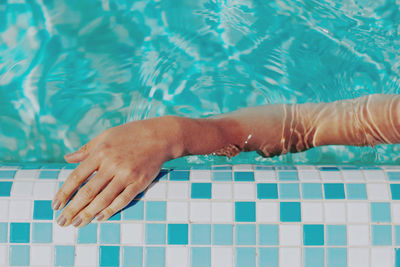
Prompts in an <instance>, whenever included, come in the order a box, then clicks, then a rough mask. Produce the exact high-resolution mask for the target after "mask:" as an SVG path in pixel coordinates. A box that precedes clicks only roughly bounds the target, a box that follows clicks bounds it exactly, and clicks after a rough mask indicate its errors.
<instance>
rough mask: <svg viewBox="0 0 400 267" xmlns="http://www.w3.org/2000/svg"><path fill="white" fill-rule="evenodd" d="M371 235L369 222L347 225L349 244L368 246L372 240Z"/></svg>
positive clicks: (352, 245)
mask: <svg viewBox="0 0 400 267" xmlns="http://www.w3.org/2000/svg"><path fill="white" fill-rule="evenodd" d="M369 236H370V234H369V227H368V225H367V224H366V225H359V224H356V225H352V224H350V225H347V238H348V239H347V240H348V245H349V246H351V247H354V246H368V245H369V241H370V240H369Z"/></svg>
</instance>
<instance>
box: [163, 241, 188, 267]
mask: <svg viewBox="0 0 400 267" xmlns="http://www.w3.org/2000/svg"><path fill="white" fill-rule="evenodd" d="M166 249H167V250H166V260H167V264H166V267H187V266H188V264H189V249H188V248H187V247H184V246H167V247H166Z"/></svg>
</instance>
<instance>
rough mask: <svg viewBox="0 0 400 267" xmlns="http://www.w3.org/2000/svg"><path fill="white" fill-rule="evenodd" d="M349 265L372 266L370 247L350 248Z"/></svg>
mask: <svg viewBox="0 0 400 267" xmlns="http://www.w3.org/2000/svg"><path fill="white" fill-rule="evenodd" d="M348 253H349V265H348V266H349V267H359V266H370V265H369V262H370V259H369V248H349V249H348Z"/></svg>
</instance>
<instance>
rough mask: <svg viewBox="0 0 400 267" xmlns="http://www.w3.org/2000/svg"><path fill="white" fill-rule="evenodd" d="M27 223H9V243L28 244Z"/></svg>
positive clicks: (28, 232)
mask: <svg viewBox="0 0 400 267" xmlns="http://www.w3.org/2000/svg"><path fill="white" fill-rule="evenodd" d="M29 235H30V224H29V223H10V243H29V240H30V236H29Z"/></svg>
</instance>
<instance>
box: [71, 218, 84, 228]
mask: <svg viewBox="0 0 400 267" xmlns="http://www.w3.org/2000/svg"><path fill="white" fill-rule="evenodd" d="M81 222H82V219H81V217H76V218H75V219H74V220H73V221H72V225H73V226H75V227H77V226H78V225H80V224H81Z"/></svg>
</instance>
